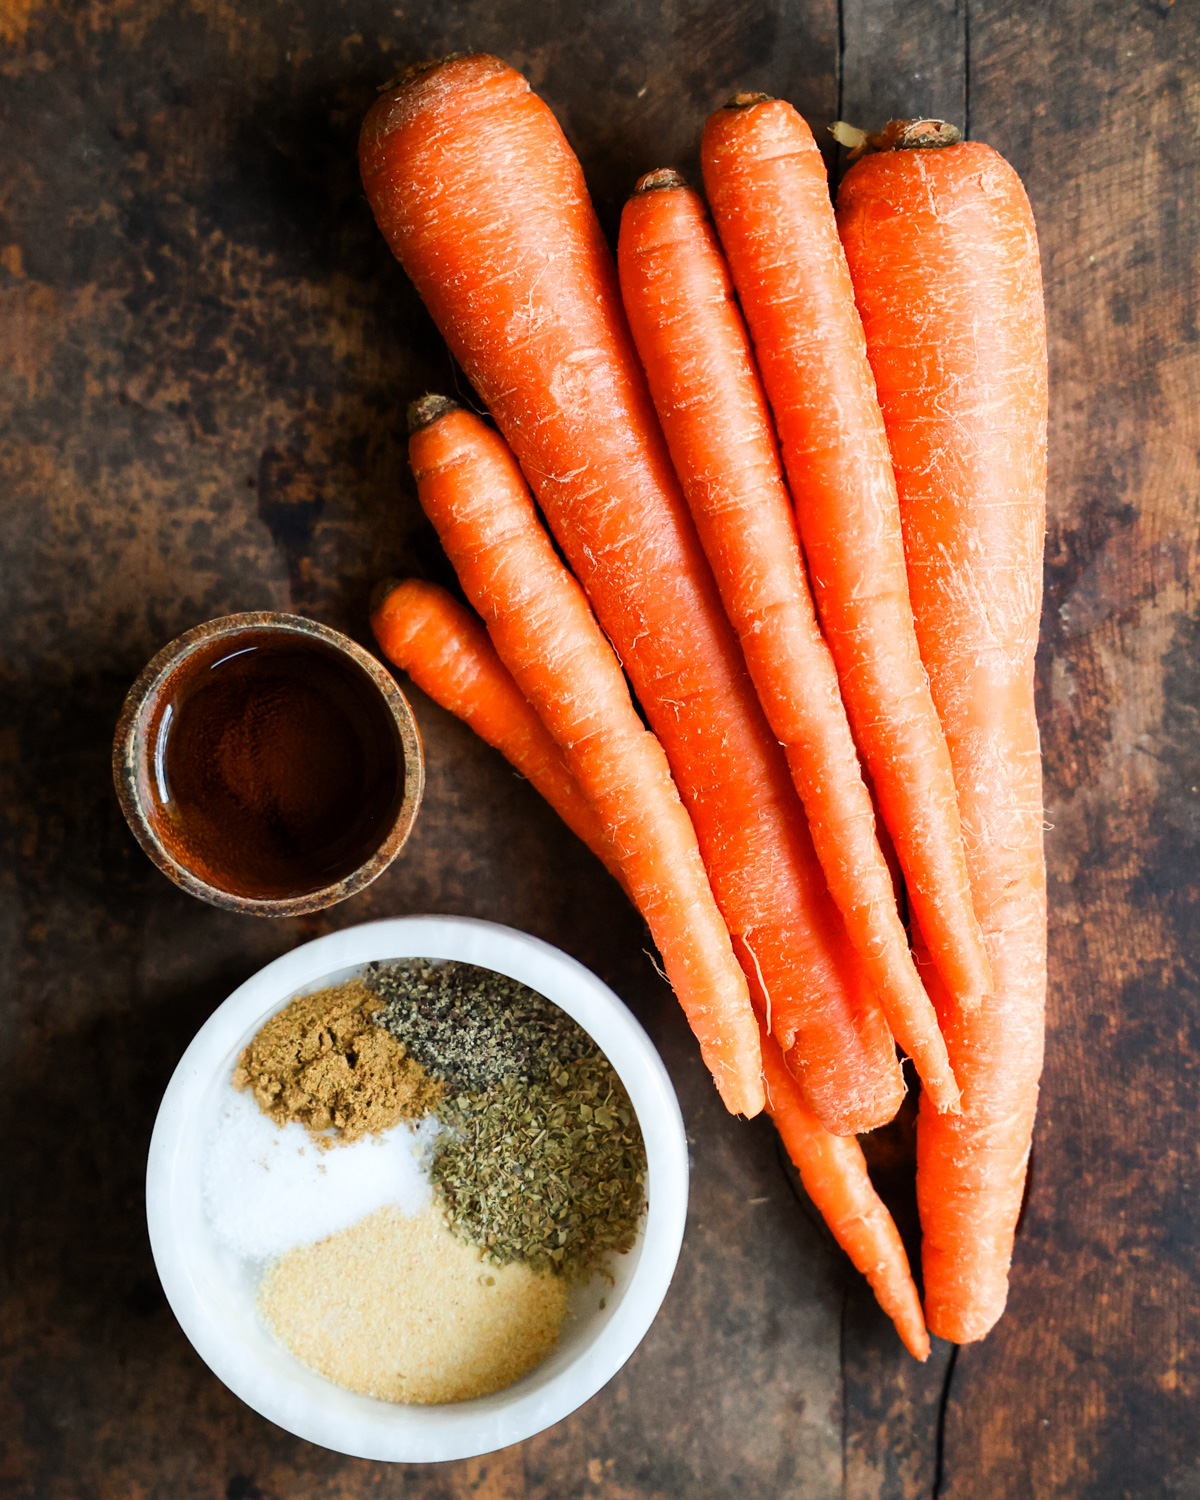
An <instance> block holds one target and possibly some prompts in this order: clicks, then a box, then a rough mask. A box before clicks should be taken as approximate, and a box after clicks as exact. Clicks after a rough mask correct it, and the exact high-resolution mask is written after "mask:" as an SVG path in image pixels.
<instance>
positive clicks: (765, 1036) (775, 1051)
mask: <svg viewBox="0 0 1200 1500" xmlns="http://www.w3.org/2000/svg"><path fill="white" fill-rule="evenodd" d="M762 1057H763V1083H764V1084H765V1086H766V1094H767V1113H768V1114H769V1115H770V1116H771V1118H772V1119H773V1120H774V1121H775V1128H776V1129H777V1130H778V1131H779V1136H780V1139H781V1140H782V1141H783V1144H784V1148H785V1150H786V1151H787V1154H788V1156H789V1157H790V1158H791V1161H792V1164H793V1165H794V1166H795V1168H796V1170H797V1171H798V1172H799V1173H800V1181H801V1182H802V1183H803V1184H804V1190H805V1192H806V1193H807V1194H808V1196H809V1197H810V1198H811V1199H812V1201H813V1205H814V1207H815V1208H816V1209H817V1211H818V1212H819V1213H820V1215H821V1217H822V1218H823V1219H824V1220H825V1222H826V1224H828V1225H829V1228H830V1231H831V1232H832V1234H833V1237H834V1239H835V1240H837V1242H838V1244H839V1245H840V1246H841V1247H842V1249H843V1250H844V1251H845V1252H846V1254H847V1255H848V1256H849V1257H850V1259H851V1261H852V1262H853V1263H854V1266H855V1267H856V1269H857V1270H859V1271H861V1272H862V1273H863V1275H864V1276H865V1277H866V1278H867V1280H868V1281H869V1282H870V1284H871V1290H872V1291H873V1292H874V1293H875V1296H876V1297H877V1298H878V1300H879V1305H880V1307H882V1308H883V1310H884V1312H885V1313H887V1315H888V1317H889V1318H891V1320H892V1322H893V1323H894V1324H895V1325H896V1332H897V1333H898V1334H899V1335H900V1337H901V1339H903V1341H904V1347H905V1348H906V1349H907V1350H908V1352H909V1353H910V1354H912V1355H914V1356H915V1357H916V1358H917V1359H921V1360H924V1359H928V1358H929V1334H928V1333H927V1332H926V1330H925V1319H924V1317H923V1316H922V1313H921V1299H920V1298H919V1297H918V1296H917V1289H916V1287H915V1286H914V1284H913V1279H912V1271H911V1269H910V1267H909V1264H908V1256H907V1254H906V1253H905V1250H904V1243H903V1241H902V1240H901V1238H900V1232H899V1230H898V1229H897V1228H896V1224H895V1221H894V1220H893V1218H892V1216H891V1214H890V1213H888V1211H887V1207H886V1206H885V1204H884V1203H883V1201H882V1199H881V1198H880V1197H879V1194H878V1193H877V1192H876V1191H875V1189H874V1187H873V1186H872V1183H871V1179H870V1177H869V1176H868V1174H867V1163H866V1160H865V1159H864V1157H863V1154H862V1147H861V1146H860V1145H859V1144H858V1142H857V1141H855V1140H847V1139H846V1138H845V1137H844V1136H836V1135H830V1134H829V1132H828V1131H827V1130H826V1129H825V1128H824V1127H823V1126H822V1124H821V1122H820V1120H818V1119H817V1117H816V1115H814V1114H813V1112H812V1110H810V1109H809V1107H808V1105H807V1104H805V1102H804V1096H803V1094H802V1093H801V1092H800V1090H799V1088H798V1087H797V1085H796V1081H795V1079H794V1078H793V1077H792V1075H791V1074H790V1073H789V1072H788V1070H787V1068H786V1067H785V1066H784V1062H783V1057H782V1054H781V1053H780V1051H779V1045H778V1043H777V1042H776V1041H775V1039H774V1038H773V1037H772V1036H771V1035H770V1033H769V1032H768V1031H767V1030H766V1028H765V1027H764V1028H763V1032H762Z"/></svg>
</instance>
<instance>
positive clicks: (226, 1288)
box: [146, 917, 688, 1463]
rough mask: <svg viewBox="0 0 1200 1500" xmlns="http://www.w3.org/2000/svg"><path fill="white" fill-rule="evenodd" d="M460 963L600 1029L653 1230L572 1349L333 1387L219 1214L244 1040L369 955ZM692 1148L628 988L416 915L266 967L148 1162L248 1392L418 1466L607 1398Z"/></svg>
mask: <svg viewBox="0 0 1200 1500" xmlns="http://www.w3.org/2000/svg"><path fill="white" fill-rule="evenodd" d="M399 958H432V959H458V960H460V961H462V962H465V963H471V964H477V965H478V966H479V967H481V968H484V969H491V970H493V971H494V972H495V973H498V974H504V975H507V976H508V977H509V978H511V979H516V980H518V981H519V982H520V983H522V984H526V985H528V986H529V987H530V988H531V989H534V990H536V991H537V992H538V993H539V994H541V995H544V996H545V997H546V998H547V999H548V1000H552V1001H553V1002H554V1003H555V1004H556V1005H558V1006H561V1008H562V1009H563V1010H564V1011H566V1012H567V1014H568V1015H570V1016H572V1017H573V1018H574V1019H575V1020H576V1021H577V1022H578V1023H579V1024H580V1026H582V1027H583V1029H584V1030H585V1031H587V1032H588V1033H589V1035H591V1036H592V1038H593V1039H594V1040H595V1041H596V1043H597V1044H598V1045H599V1046H600V1048H601V1049H602V1050H603V1051H604V1053H605V1054H606V1056H607V1057H608V1060H609V1061H610V1062H611V1063H612V1065H613V1067H614V1068H615V1069H616V1071H617V1073H618V1074H619V1076H620V1078H621V1081H622V1083H623V1084H624V1085H625V1088H626V1089H627V1091H628V1093H629V1097H630V1100H631V1102H632V1104H633V1107H634V1110H635V1111H636V1113H637V1117H638V1122H639V1124H640V1126H641V1130H642V1135H643V1138H644V1139H645V1143H646V1157H647V1165H648V1169H649V1173H648V1180H647V1194H646V1196H647V1209H646V1212H645V1214H644V1215H643V1219H642V1223H641V1226H640V1228H639V1232H638V1236H637V1240H636V1242H635V1244H634V1246H633V1248H632V1249H631V1250H630V1251H629V1252H628V1253H627V1254H625V1255H621V1256H618V1257H616V1258H615V1259H614V1261H613V1264H612V1271H613V1276H614V1282H615V1284H614V1285H612V1286H609V1285H608V1284H607V1283H603V1284H601V1283H600V1282H599V1281H598V1280H597V1279H593V1281H592V1282H591V1283H589V1284H588V1285H587V1286H585V1287H579V1288H576V1289H575V1290H574V1291H573V1293H572V1296H571V1300H570V1303H569V1307H568V1313H567V1320H566V1322H565V1323H564V1325H563V1330H562V1334H561V1336H560V1339H559V1342H558V1345H557V1347H556V1348H555V1350H554V1352H553V1353H552V1354H551V1355H550V1356H549V1357H548V1358H547V1359H546V1360H545V1361H544V1362H543V1363H542V1364H540V1365H538V1366H537V1368H536V1369H534V1370H531V1371H530V1372H529V1373H528V1374H527V1375H525V1376H524V1377H523V1378H522V1379H521V1380H519V1381H517V1382H516V1384H514V1385H511V1386H509V1387H508V1388H507V1389H506V1390H503V1391H498V1392H496V1393H495V1394H494V1395H491V1396H485V1397H481V1398H479V1399H477V1400H474V1401H463V1402H459V1403H456V1404H454V1405H446V1406H400V1405H395V1404H392V1403H390V1402H386V1401H377V1400H374V1399H372V1398H371V1397H368V1396H360V1395H356V1394H354V1393H353V1392H351V1391H347V1390H343V1389H342V1388H341V1387H339V1386H336V1385H333V1384H331V1383H330V1382H329V1381H327V1380H325V1379H323V1378H322V1377H321V1376H320V1375H317V1374H316V1373H314V1372H313V1371H312V1370H310V1369H308V1368H307V1367H306V1366H304V1365H302V1364H301V1363H300V1361H299V1360H297V1359H296V1358H294V1356H293V1355H292V1354H290V1353H289V1352H288V1350H287V1349H285V1348H284V1346H283V1345H282V1344H280V1343H278V1342H277V1341H276V1339H275V1338H273V1337H272V1335H271V1334H270V1333H269V1332H268V1330H267V1329H266V1327H265V1326H264V1325H263V1323H262V1321H261V1320H260V1318H259V1317H258V1315H257V1312H256V1309H255V1298H256V1295H257V1286H258V1280H257V1276H254V1275H251V1274H249V1273H248V1272H247V1271H246V1269H245V1267H244V1265H243V1264H242V1263H238V1262H235V1261H234V1260H233V1259H232V1258H231V1257H230V1255H229V1253H228V1252H227V1251H225V1250H224V1249H223V1248H222V1246H221V1245H220V1244H219V1242H218V1241H217V1240H216V1238H215V1236H214V1234H213V1231H212V1230H211V1228H210V1226H209V1224H208V1221H207V1219H206V1216H205V1211H204V1203H203V1188H202V1166H203V1151H204V1145H205V1140H206V1135H207V1132H208V1129H209V1128H210V1122H211V1121H212V1120H214V1119H215V1112H216V1110H217V1107H218V1104H217V1100H218V1097H219V1093H220V1091H221V1090H222V1089H223V1086H224V1085H225V1084H226V1082H227V1081H228V1079H229V1078H230V1075H231V1074H232V1071H233V1067H234V1063H235V1061H236V1059H237V1057H238V1055H239V1053H240V1052H241V1050H242V1048H243V1047H245V1046H246V1044H247V1043H248V1042H249V1041H250V1040H251V1039H252V1038H253V1037H254V1035H255V1033H256V1032H257V1031H258V1029H259V1027H260V1026H262V1024H263V1022H264V1021H266V1020H267V1019H268V1018H269V1017H270V1016H272V1015H274V1014H275V1012H276V1011H278V1010H280V1009H282V1007H283V1006H284V1005H285V1004H286V1003H287V1001H288V1000H290V999H291V998H292V997H293V996H295V995H296V994H302V993H307V992H309V991H312V990H316V989H321V988H324V987H325V986H327V985H331V984H340V983H343V982H344V981H345V980H347V979H349V978H352V977H353V976H354V975H355V974H357V973H359V972H361V971H362V969H363V968H364V967H365V966H366V965H367V964H369V963H372V962H375V961H377V960H379V961H384V962H386V961H389V960H394V959H399ZM687 1198H688V1156H687V1141H686V1137H685V1135H684V1128H683V1120H682V1117H681V1116H680V1112H679V1103H678V1101H677V1099H676V1097H675V1092H674V1089H673V1088H672V1086H671V1082H670V1079H669V1078H668V1077H667V1072H666V1069H665V1068H664V1067H663V1065H662V1061H661V1059H660V1058H659V1056H658V1053H657V1052H656V1051H655V1049H654V1046H653V1044H652V1043H651V1041H650V1039H649V1038H648V1037H647V1035H646V1033H645V1032H644V1031H643V1030H642V1028H641V1026H639V1025H638V1023H637V1021H636V1020H635V1019H634V1017H633V1016H632V1015H631V1014H630V1012H629V1011H628V1010H627V1009H626V1007H625V1006H624V1005H623V1004H622V1003H621V1001H620V1000H618V998H617V997H616V995H614V994H613V992H612V991H611V990H610V989H609V988H608V987H607V985H605V984H602V983H601V981H600V980H599V979H597V978H596V976H595V975H594V974H592V973H590V972H589V970H587V969H585V968H584V967H583V965H582V964H579V963H577V962H576V961H575V960H574V959H572V958H568V957H567V955H566V954H564V953H561V952H560V951H559V950H558V949H557V948H552V947H550V945H549V944H548V943H543V942H541V941H539V940H538V939H537V938H533V937H529V936H527V935H526V934H525V933H521V932H516V931H514V930H513V929H512V928H510V927H500V926H497V925H495V924H493V923H491V922H479V921H473V920H471V919H469V918H461V917H400V918H396V919H394V920H391V921H383V922H371V923H366V924H364V925H363V926H360V927H351V928H348V929H347V930H345V931H343V932H335V933H331V934H330V935H329V936H328V937H323V938H318V939H317V940H316V941H315V942H311V943H306V944H304V946H303V947H300V948H297V949H295V950H294V951H293V952H291V953H288V954H286V955H285V956H284V957H283V958H279V959H276V960H275V962H274V963H272V964H268V965H267V967H266V968H265V969H261V970H260V971H259V972H258V973H257V974H255V975H254V977H253V978H252V979H249V980H247V981H246V983H245V984H243V985H242V986H241V988H240V989H238V990H235V991H234V993H233V994H232V995H231V996H230V997H229V999H228V1000H226V1001H225V1003H224V1004H223V1005H221V1006H220V1007H219V1008H218V1009H217V1010H216V1011H215V1012H214V1014H213V1015H212V1016H211V1017H210V1018H209V1020H208V1021H207V1022H206V1023H205V1025H204V1026H203V1027H202V1028H201V1029H200V1031H199V1032H198V1033H197V1035H196V1037H195V1040H194V1041H193V1042H192V1044H191V1046H190V1047H189V1048H188V1050H187V1051H186V1052H185V1053H184V1056H183V1059H182V1061H181V1062H180V1064H179V1066H178V1068H176V1070H175V1074H174V1077H173V1078H172V1079H171V1082H170V1084H169V1085H168V1087H167V1091H166V1093H165V1095H164V1096H163V1101H162V1105H161V1107H160V1109H159V1112H158V1119H157V1121H156V1122H155V1126H154V1135H153V1138H152V1140H151V1142H150V1159H149V1165H148V1169H147V1173H146V1216H147V1219H148V1221H149V1227H150V1244H151V1247H152V1249H153V1252H154V1260H155V1264H156V1266H157V1267H158V1274H159V1276H160V1278H161V1280H162V1284H163V1289H164V1291H165V1292H166V1294H167V1300H168V1301H169V1302H170V1304H171V1307H172V1310H173V1311H174V1313H175V1316H176V1317H177V1318H178V1319H179V1322H180V1324H181V1325H182V1327H183V1331H184V1333H185V1334H187V1336H188V1338H189V1339H190V1340H191V1342H192V1344H193V1345H194V1346H195V1348H196V1350H197V1352H198V1353H199V1355H200V1357H201V1358H202V1359H203V1360H204V1361H205V1362H206V1364H208V1366H209V1368H210V1369H211V1370H212V1371H213V1372H214V1374H216V1375H217V1376H218V1378H219V1379H221V1380H222V1381H224V1383H225V1384H226V1385H227V1386H228V1387H229V1389H230V1390H231V1391H233V1392H234V1394H235V1395H237V1396H240V1397H241V1399H242V1400H243V1401H245V1402H246V1403H247V1405H249V1406H251V1407H253V1408H254V1410H255V1411H257V1412H259V1413H260V1414H261V1415H262V1416H264V1417H267V1418H268V1419H269V1420H270V1421H272V1422H275V1423H277V1424H278V1425H279V1426H280V1427H283V1428H285V1429H286V1430H287V1431H288V1432H292V1433H295V1434H296V1435H297V1436H298V1437H302V1438H307V1439H308V1441H309V1442H313V1443H319V1444H321V1445H322V1446H323V1447H325V1448H331V1449H333V1450H335V1451H336V1452H338V1453H347V1454H350V1455H352V1456H354V1457H356V1458H371V1459H383V1460H391V1461H394V1462H404V1463H429V1462H440V1461H444V1460H447V1459H459V1458H472V1457H475V1456H476V1455H478V1454H482V1453H490V1452H493V1451H494V1450H495V1449H497V1448H504V1447H507V1446H508V1445H509V1444H510V1443H518V1442H521V1441H522V1440H523V1439H525V1438H528V1437H532V1436H533V1434H534V1433H537V1432H541V1431H543V1430H544V1429H545V1428H547V1427H551V1426H553V1424H554V1423H555V1422H558V1421H561V1419H562V1418H563V1417H565V1416H567V1415H569V1413H571V1412H573V1411H574V1410H575V1409H576V1407H578V1406H581V1405H582V1404H583V1403H584V1402H585V1401H587V1400H588V1399H589V1398H590V1397H592V1396H594V1395H595V1394H596V1392H597V1391H598V1390H600V1388H601V1387H602V1386H603V1385H605V1384H606V1383H607V1382H608V1381H609V1380H611V1379H612V1377H613V1376H614V1375H615V1374H616V1373H617V1371H618V1370H619V1369H620V1368H621V1366H622V1365H623V1364H624V1363H625V1361H626V1360H627V1359H628V1358H629V1356H630V1355H631V1354H632V1353H633V1351H634V1350H635V1349H636V1348H637V1346H638V1344H640V1343H641V1341H642V1338H643V1337H644V1336H645V1334H646V1331H647V1329H648V1328H649V1327H650V1324H651V1323H652V1322H653V1321H654V1317H655V1315H656V1314H657V1312H658V1309H659V1307H660V1306H661V1304H662V1300H663V1298H664V1297H665V1296H666V1292H667V1287H668V1286H669V1284H670V1281H671V1277H672V1275H673V1274H674V1270H675V1263H676V1261H677V1260H678V1258H679V1249H680V1245H681V1243H682V1241H683V1228H684V1220H685V1217H686V1214H687Z"/></svg>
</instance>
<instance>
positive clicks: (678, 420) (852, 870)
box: [617, 171, 958, 1110]
mask: <svg viewBox="0 0 1200 1500" xmlns="http://www.w3.org/2000/svg"><path fill="white" fill-rule="evenodd" d="M617 268H618V271H619V273H620V278H621V295H622V297H623V298H624V301H625V311H626V313H627V314H628V317H629V326H630V329H631V331H632V333H633V339H634V343H635V344H636V345H637V349H638V353H639V354H640V355H641V359H642V365H643V366H644V368H645V371H646V376H647V378H648V380H649V383H650V394H651V395H652V396H653V398H654V404H655V407H656V409H657V411H658V416H659V420H660V421H661V423H662V427H663V432H664V433H665V435H666V439H667V446H668V447H669V449H670V450H671V458H672V460H673V461H674V464H675V471H676V473H677V474H678V475H679V479H680V482H681V483H682V485H683V492H684V495H685V496H686V498H687V502H688V505H689V507H690V508H691V512H692V517H693V519H694V520H695V522H696V527H697V530H698V531H699V533H700V541H701V543H702V544H703V546H704V551H705V553H706V555H707V557H708V560H709V562H710V564H711V565H712V569H713V573H714V574H715V576H716V580H717V586H718V588H719V589H720V591H721V599H722V601H723V603H724V605H725V612H726V614H727V615H728V616H729V618H730V620H731V622H732V624H733V627H734V629H735V630H736V631H737V633H738V639H739V640H740V641H741V644H742V650H743V651H744V652H745V655H746V664H747V666H748V667H749V669H750V676H751V677H752V679H753V680H754V686H755V688H756V689H757V690H758V696H759V701H760V702H761V703H762V706H763V709H764V710H765V712H766V715H767V721H768V722H769V724H770V726H771V730H772V732H773V733H774V734H775V736H776V738H777V739H778V740H779V741H780V742H781V743H782V745H783V747H784V750H785V752H786V754H787V760H788V766H789V768H790V770H791V773H792V780H793V782H794V783H795V786H796V790H797V791H798V792H799V794H800V797H801V800H802V801H803V803H804V808H805V811H806V812H807V813H808V826H809V830H810V832H811V833H812V838H813V843H814V845H815V846H816V851H817V856H818V858H819V859H820V861H821V867H822V869H823V870H824V871H825V876H826V879H827V880H828V882H829V889H830V892H831V894H832V896H833V898H834V900H835V901H836V902H837V905H838V908H839V910H840V911H841V913H842V916H843V918H844V919H845V923H846V931H847V933H848V934H849V937H850V940H851V941H852V942H853V943H854V945H855V947H856V948H857V949H858V951H859V954H860V955H861V957H862V959H863V962H864V965H865V967H866V970H867V973H868V974H869V976H870V978H871V980H872V982H873V983H874V985H875V988H876V991H877V992H878V995H879V998H880V1001H881V1003H882V1005H883V1009H884V1014H885V1015H886V1017H887V1020H888V1024H889V1025H890V1027H891V1029H892V1035H893V1036H894V1037H895V1038H896V1040H897V1041H898V1042H899V1043H900V1045H901V1046H902V1047H903V1048H904V1049H905V1051H906V1052H907V1053H908V1054H909V1056H910V1057H911V1058H912V1059H913V1062H914V1064H915V1065H916V1069H917V1072H918V1074H919V1075H920V1077H921V1081H922V1082H923V1083H924V1085H925V1089H926V1091H927V1093H928V1094H929V1097H930V1099H931V1100H932V1102H933V1103H934V1104H935V1106H936V1107H937V1108H939V1109H951V1110H952V1109H957V1107H958V1086H957V1084H956V1083H955V1082H954V1075H953V1074H952V1073H951V1071H950V1062H949V1059H948V1058H947V1056H946V1044H945V1042H944V1041H943V1039H942V1034H941V1032H940V1031H939V1030H938V1022H937V1016H936V1015H935V1014H934V1009H933V1006H932V1005H931V1004H930V1001H929V996H928V995H927V994H926V993H925V989H924V986H923V985H922V984H921V981H920V978H919V977H918V975H917V970H916V967H915V965H914V964H913V960H912V954H911V952H910V951H909V946H908V934H907V933H906V932H905V930H904V926H903V923H902V922H901V921H900V916H899V913H898V911H897V910H896V898H895V893H894V889H893V886H892V875H891V871H890V870H889V869H888V866H887V863H886V861H885V859H884V856H883V854H882V852H881V850H880V847H879V842H878V840H877V838H876V836H875V807H874V804H873V803H872V801H871V794H870V792H869V791H868V790H867V787H866V785H865V783H864V781H863V778H862V774H861V771H860V767H859V759H858V751H857V749H856V748H855V744H854V739H853V736H852V735H851V733H850V725H849V723H848V722H847V720H846V711H845V708H844V707H843V705H842V699H841V694H840V692H839V690H838V680H837V669H836V667H835V666H834V663H833V657H832V656H831V654H830V651H829V647H828V646H827V645H826V643H825V640H824V638H823V637H822V635H821V631H820V627H819V626H818V624H817V617H816V611H815V610H814V608H813V601H812V595H811V594H810V592H809V588H808V579H807V577H806V576H805V571H804V561H803V557H802V555H801V552H800V541H799V538H798V537H797V535H796V522H795V517H794V515H793V514H792V504H791V500H790V498H789V496H788V492H787V489H786V488H785V486H784V482H783V473H782V471H781V469H780V466H779V453H778V449H777V448H776V445H775V436H774V433H773V431H772V429H771V419H770V416H769V415H768V412H767V405H766V400H765V399H764V397H763V394H762V388H761V386H760V385H759V382H758V375H757V373H756V371H755V368H754V357H753V355H752V353H751V351H750V341H749V339H748V337H747V335H746V328H745V324H744V323H743V322H742V319H741V315H740V314H739V312H738V310H737V305H736V302H735V300H734V295H733V286H732V284H731V282H730V279H729V272H728V270H727V268H726V265H725V261H724V258H723V256H722V255H721V250H720V247H719V245H718V244H717V239H716V235H715V234H714V233H713V231H712V227H711V225H710V224H709V222H708V218H707V216H706V214H705V212H704V208H703V205H702V204H701V202H700V198H699V196H698V194H696V193H694V192H692V191H691V189H690V188H688V187H687V185H686V184H685V183H684V181H683V179H682V178H681V177H680V176H679V175H678V174H677V173H675V172H670V171H659V172H652V173H650V174H648V175H647V176H645V177H643V178H642V179H641V181H640V182H639V183H638V186H637V189H636V190H635V192H634V195H633V197H632V198H630V200H629V202H628V203H627V204H626V205H625V210H624V213H623V214H622V216H621V235H620V241H619V244H618V248H617Z"/></svg>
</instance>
